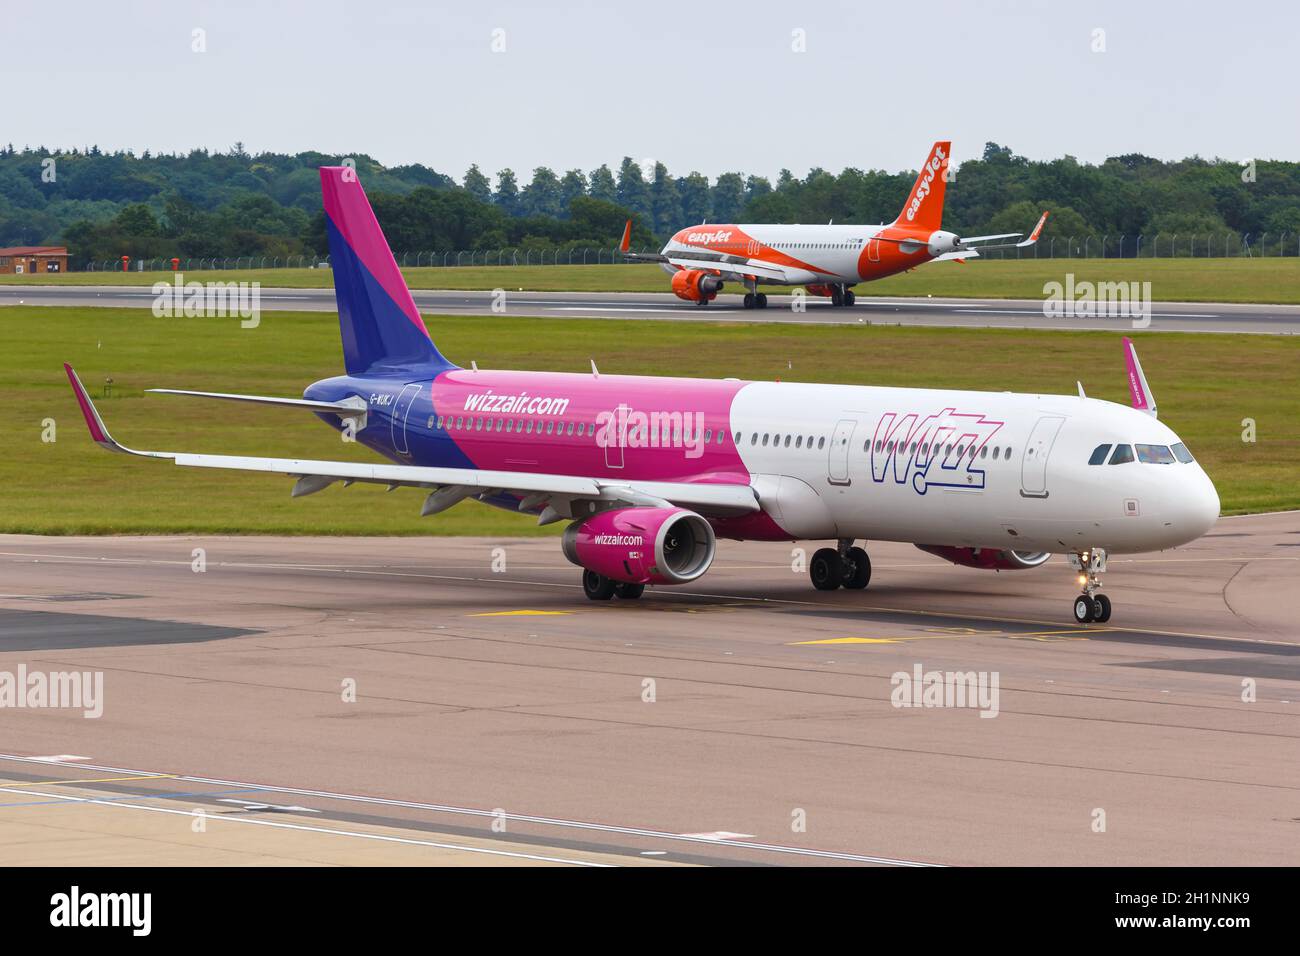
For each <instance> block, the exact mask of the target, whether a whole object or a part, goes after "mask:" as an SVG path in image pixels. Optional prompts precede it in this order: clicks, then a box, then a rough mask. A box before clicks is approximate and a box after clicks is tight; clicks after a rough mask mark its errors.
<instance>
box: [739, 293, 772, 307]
mask: <svg viewBox="0 0 1300 956" xmlns="http://www.w3.org/2000/svg"><path fill="white" fill-rule="evenodd" d="M744 301H745V308H747V309H766V308H767V296H766V295H765V294H763V293H762V292H746V293H745V299H744Z"/></svg>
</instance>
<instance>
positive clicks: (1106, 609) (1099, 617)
mask: <svg viewBox="0 0 1300 956" xmlns="http://www.w3.org/2000/svg"><path fill="white" fill-rule="evenodd" d="M1092 603H1093V604H1094V605H1095V607H1094V608H1093V612H1092V619H1093V621H1095V622H1096V623H1098V624H1105V623H1106V622H1107V621H1109V620H1110V598H1108V597H1106V595H1104V594H1097V595H1094V596H1093V599H1092Z"/></svg>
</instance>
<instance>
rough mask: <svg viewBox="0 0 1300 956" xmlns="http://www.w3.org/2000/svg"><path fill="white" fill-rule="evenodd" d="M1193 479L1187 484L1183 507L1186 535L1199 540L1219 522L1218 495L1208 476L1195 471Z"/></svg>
mask: <svg viewBox="0 0 1300 956" xmlns="http://www.w3.org/2000/svg"><path fill="white" fill-rule="evenodd" d="M1197 471H1198V474H1197V475H1196V477H1195V479H1194V480H1193V481H1191V482H1189V485H1190V487H1189V488H1188V490H1187V497H1186V505H1185V507H1184V511H1185V517H1184V523H1185V525H1186V530H1187V533H1188V534H1190V535H1193V536H1194V537H1197V538H1199V537H1200V536H1201V535H1203V534H1205V533H1206V532H1207V531H1209V530H1210V529H1211V528H1213V527H1214V522H1216V521H1218V520H1219V493H1218V491H1216V490H1215V488H1214V482H1212V481H1210V477H1209V475H1207V474H1205V472H1203V471H1200V469H1197Z"/></svg>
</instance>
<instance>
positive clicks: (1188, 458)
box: [1172, 442, 1195, 465]
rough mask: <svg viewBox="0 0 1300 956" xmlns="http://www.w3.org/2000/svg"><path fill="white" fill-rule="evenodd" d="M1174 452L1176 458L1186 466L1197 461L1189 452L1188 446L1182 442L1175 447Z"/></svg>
mask: <svg viewBox="0 0 1300 956" xmlns="http://www.w3.org/2000/svg"><path fill="white" fill-rule="evenodd" d="M1172 450H1173V453H1174V457H1175V458H1177V459H1178V460H1179V461H1181V462H1182V463H1183V464H1184V465H1190V464H1191V463H1192V462H1193V461H1195V459H1194V458H1192V453H1191V452H1190V451H1188V450H1187V446H1186V445H1184V444H1183V443H1182V442H1179V443H1178V444H1177V445H1174V446H1173V449H1172Z"/></svg>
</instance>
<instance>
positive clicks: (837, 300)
mask: <svg viewBox="0 0 1300 956" xmlns="http://www.w3.org/2000/svg"><path fill="white" fill-rule="evenodd" d="M843 304H844V290H843V289H842V288H840V287H839V286H837V285H836V286H831V305H843Z"/></svg>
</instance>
